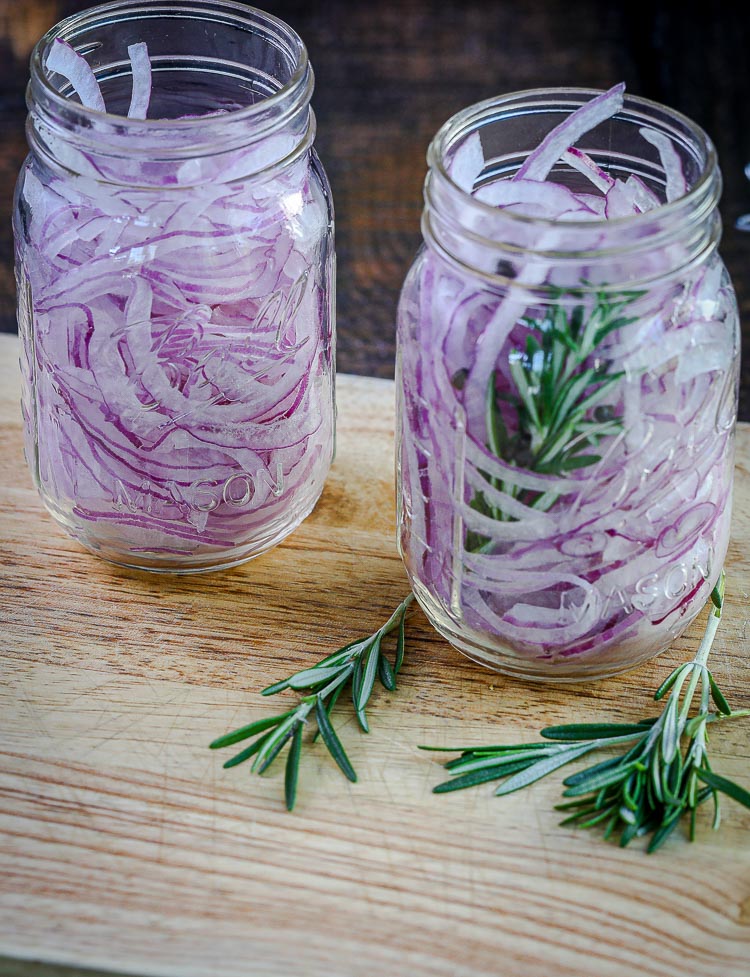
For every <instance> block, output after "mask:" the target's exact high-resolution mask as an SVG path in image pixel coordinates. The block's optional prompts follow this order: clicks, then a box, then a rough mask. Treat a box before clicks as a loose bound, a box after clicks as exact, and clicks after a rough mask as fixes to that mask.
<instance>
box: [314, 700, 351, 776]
mask: <svg viewBox="0 0 750 977" xmlns="http://www.w3.org/2000/svg"><path fill="white" fill-rule="evenodd" d="M315 717H316V719H317V721H318V730H319V732H320V735H321V737H322V738H323V742H324V743H325V745H326V747H327V748H328V752H329V753H330V754H331V756H332V757H333V759H334V760H335V761H336V763H337V764H338V766H339V769H340V770H341V772H342V773H343V774H344V776H345V777H347V778H348V779H349V780H351V782H352V783H356V781H357V774H356V773H355V772H354V767H353V766H352V765H351V763H350V762H349V757H348V756H347V755H346V751H345V750H344V747H343V746H342V745H341V740H340V739H339V738H338V736H337V735H336V732H335V730H334V728H333V726H332V725H331V721H330V719H329V718H328V712H327V711H326V709H325V707H324V706H323V701H322V699H320V698H318V700H317V702H316V704H315Z"/></svg>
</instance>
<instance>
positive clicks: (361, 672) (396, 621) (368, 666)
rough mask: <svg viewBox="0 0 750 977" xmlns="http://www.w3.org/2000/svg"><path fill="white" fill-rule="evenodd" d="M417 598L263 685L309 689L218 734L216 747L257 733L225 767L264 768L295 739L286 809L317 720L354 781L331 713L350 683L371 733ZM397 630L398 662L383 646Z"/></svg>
mask: <svg viewBox="0 0 750 977" xmlns="http://www.w3.org/2000/svg"><path fill="white" fill-rule="evenodd" d="M413 600H414V595H413V594H409V596H408V597H406V598H405V599H404V600H403V601H402V602H401V603H400V604H399V606H398V607H397V608H396V610H395V611H394V612H393V614H392V615H391V616H390V617H389V618H388V620H387V621H386V622H385V624H384V625H383V626H382V627H380V628H378V630H377V631H375V632H374V633H373V634H371V635H369V636H368V637H366V638H360V639H358V640H357V641H353V642H351V643H350V644H348V645H345V646H344V647H343V648H340V649H339V650H338V651H335V652H333V654H331V655H327V656H326V657H325V658H322V659H321V660H320V661H318V662H316V663H315V664H314V665H312V666H311V667H310V668H305V669H303V670H302V671H300V672H295V674H294V675H290V676H289V677H288V678H285V679H282V680H281V681H280V682H275V683H274V684H273V685H269V686H268V688H266V689H264V690H263V692H262V695H266V696H268V695H276V693H278V692H283V691H284V690H285V689H293V690H294V691H296V692H303V691H307V692H308V694H307V695H305V696H303V698H302V699H301V700H300V702H299V703H298V705H297V706H296V707H294V708H293V709H288V710H287V711H286V712H282V713H279V714H278V715H276V716H269V717H267V718H265V719H259V720H257V721H256V722H253V723H249V724H248V725H247V726H241V727H240V728H239V729H235V730H233V731H232V732H231V733H226V734H225V735H224V736H220V737H219V738H218V739H215V740H214V741H213V742H212V743H211V744H210V749H212V750H218V749H222V748H223V747H225V746H233V745H234V744H235V743H239V742H241V741H243V740H247V739H253V738H255V739H254V742H253V743H251V744H250V746H247V747H245V749H243V750H241V751H240V752H239V753H237V754H236V755H235V756H233V757H232V758H231V759H229V760H227V761H226V763H225V764H224V767H225V768H226V767H236V766H237V765H238V764H240V763H244V761H245V760H249V759H251V758H254V759H253V763H252V767H251V770H252V772H253V773H258V774H262V773H265V771H266V770H268V769H269V767H270V766H271V764H272V763H273V762H274V761H275V760H276V759H277V757H278V756H279V755H280V753H281V752H282V750H283V749H284V747H285V746H286V745H287V744H290V748H289V751H288V753H287V759H286V774H285V777H284V794H285V799H286V806H287V809H288V810H290V811H291V810H292V809H293V808H294V804H295V801H296V798H297V781H298V777H299V767H300V760H301V756H302V745H303V733H304V729H305V726H306V725H307V724H308V723H309V721H310V720H311V719H314V720H315V723H316V725H317V731H316V733H315V735H314V737H313V738H312V739H313V740H315V739H317V737H318V735H319V736H320V737H321V739H322V740H323V743H324V744H325V746H326V749H327V750H328V752H329V753H330V754H331V756H332V757H333V759H334V760H335V761H336V763H337V764H338V767H339V769H340V770H341V772H342V773H343V774H344V776H345V777H346V778H347V779H348V780H351V781H352V782H355V781H356V779H357V775H356V773H355V771H354V767H353V766H352V764H351V762H350V760H349V757H348V756H347V755H346V751H345V750H344V747H343V745H342V744H341V740H340V739H339V738H338V736H337V735H336V731H335V730H334V728H333V725H332V723H331V713H332V711H333V709H334V706H335V705H336V703H337V702H338V700H339V697H340V695H341V693H342V691H343V690H344V689H345V688H346V687H347V686H349V688H350V691H351V698H352V703H353V706H354V711H355V714H356V716H357V721H358V723H359V725H360V728H361V729H362V731H363V732H364V733H367V732H369V729H370V727H369V724H368V721H367V715H366V712H365V710H366V708H367V704H368V703H369V701H370V696H371V695H372V691H373V688H374V686H375V681H376V679H378V680H379V681H380V683H381V685H383V686H384V687H385V688H386V689H388V691H393V690H394V689H395V688H396V676H397V675H398V673H399V671H400V669H401V665H402V664H403V660H404V651H405V636H404V621H405V618H406V611H407V609H408V607H409V605H410V604H411V602H412V601H413ZM392 631H397V636H396V646H395V652H394V658H393V662H391V660H390V659H389V658H388V657H387V656H386V653H385V649H384V648H383V639H384V638H385V636H386V635H388V634H390V633H391V632H392Z"/></svg>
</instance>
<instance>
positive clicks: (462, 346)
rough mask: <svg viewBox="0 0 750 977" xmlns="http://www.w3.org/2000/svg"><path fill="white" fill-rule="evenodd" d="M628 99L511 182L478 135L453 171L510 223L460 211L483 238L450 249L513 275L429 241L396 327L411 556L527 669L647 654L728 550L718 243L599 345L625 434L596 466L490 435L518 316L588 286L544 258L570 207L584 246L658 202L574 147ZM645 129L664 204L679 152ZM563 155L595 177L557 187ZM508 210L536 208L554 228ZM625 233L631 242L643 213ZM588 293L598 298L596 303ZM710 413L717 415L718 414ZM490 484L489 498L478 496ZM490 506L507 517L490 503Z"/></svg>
mask: <svg viewBox="0 0 750 977" xmlns="http://www.w3.org/2000/svg"><path fill="white" fill-rule="evenodd" d="M622 96H623V86H622V85H618V86H615V87H614V88H613V89H611V90H610V91H609V92H607V93H605V94H603V95H601V96H599V97H598V98H596V99H594V100H593V101H592V102H590V103H588V104H587V105H584V106H582V107H581V109H579V110H578V111H577V112H575V113H573V114H572V115H571V116H569V117H568V118H567V119H566V120H565V121H564V122H562V123H561V124H560V125H558V126H557V127H556V128H555V129H554V130H553V131H552V132H551V133H550V134H549V136H548V137H547V138H546V139H545V140H543V142H542V143H541V144H540V146H539V147H538V148H537V149H536V150H534V151H533V152H531V153H530V154H529V157H528V158H527V160H526V162H525V163H524V164H523V165H522V166H521V167H520V169H519V170H518V172H517V174H516V176H515V177H514V178H513V179H512V180H504V179H500V180H496V181H494V182H490V183H485V184H484V185H482V186H481V187H479V188H478V189H474V188H475V186H476V183H477V180H478V179H479V178H480V176H481V173H482V170H483V169H484V158H483V155H482V154H481V142H480V140H479V136H478V134H476V133H475V134H474V135H472V136H471V137H470V139H469V140H467V141H466V143H465V144H464V145H465V146H466V148H465V149H464V148H463V147H462V148H461V149H459V150H458V151H457V152H456V153H454V155H453V157H452V160H451V162H450V163H449V172H450V174H451V176H452V178H453V180H454V182H456V183H458V185H459V186H460V187H461V188H462V189H463V190H464V191H466V192H467V193H471V194H473V196H474V198H475V199H476V200H479V201H481V202H483V203H485V204H488V205H490V206H493V207H495V208H496V209H497V215H498V216H499V215H502V214H503V213H507V214H508V221H507V223H503V222H501V221H500V220H499V219H497V218H495V215H491V214H490V215H487V214H486V215H484V216H483V217H481V216H480V217H477V214H476V208H472V209H471V210H470V211H469V209H468V208H467V215H466V224H467V226H470V230H471V231H472V233H473V234H474V235H479V236H481V237H484V238H485V239H486V241H487V242H491V244H489V243H487V244H480V243H476V242H474V241H473V240H472V239H471V235H467V242H466V243H464V242H463V241H462V240H461V238H460V236H459V235H456V247H458V248H459V249H460V248H463V247H465V249H466V250H465V251H461V250H460V251H459V257H460V258H461V260H462V261H463V263H464V265H469V266H471V265H472V264H473V263H474V264H475V266H476V267H478V268H480V269H481V270H482V271H486V273H489V274H490V275H499V276H502V279H503V280H505V281H508V280H512V281H513V283H514V284H512V285H503V286H502V288H501V287H499V286H498V285H496V284H495V283H493V285H492V286H490V285H487V286H486V287H485V286H484V285H483V284H482V283H481V281H479V280H478V279H477V278H474V277H472V276H471V275H470V274H468V273H464V272H462V271H460V270H458V268H457V267H453V266H450V265H449V264H448V263H447V262H446V261H445V260H444V259H443V258H441V257H440V256H439V255H438V253H437V252H436V251H433V250H432V249H430V248H429V247H428V248H427V249H426V251H425V252H424V253H423V255H422V257H421V258H420V259H419V260H418V262H417V263H416V265H415V267H414V269H413V270H412V272H411V273H410V277H409V278H408V279H407V282H406V284H405V286H404V292H403V296H402V301H401V307H400V313H399V314H400V319H401V323H400V327H399V328H400V330H402V331H404V332H405V333H406V334H408V336H409V341H408V342H402V343H401V344H400V352H401V357H402V366H401V370H402V374H403V377H404V390H403V397H402V398H401V412H402V415H401V418H400V424H401V428H402V439H401V444H402V446H401V455H400V464H401V485H402V494H403V505H404V511H406V512H407V513H408V514H409V517H408V519H409V521H408V524H407V526H406V533H407V535H406V536H405V538H404V541H403V542H404V550H405V553H406V560H407V566H408V569H409V572H410V575H411V576H412V578H413V579H415V581H418V582H419V584H421V587H422V589H423V590H426V591H427V592H428V593H429V594H431V595H432V596H433V597H434V598H435V599H436V600H437V601H439V603H440V604H442V607H443V611H444V612H445V613H446V614H449V615H454V619H455V622H456V624H455V626H456V628H458V629H459V631H460V630H461V629H464V632H465V633H473V634H475V635H479V636H481V635H482V633H484V634H486V635H489V636H490V637H491V638H492V639H493V640H494V641H496V642H498V643H499V644H504V646H505V647H506V648H508V649H511V650H512V653H513V654H515V655H516V656H517V658H518V659H519V662H521V663H524V662H525V663H528V662H529V661H533V660H538V661H543V662H551V663H553V664H554V663H563V664H564V663H565V662H567V661H569V659H570V658H571V657H576V656H578V657H581V658H582V659H591V660H592V661H593V660H594V659H595V660H596V667H597V668H601V667H608V665H607V663H611V666H612V668H613V670H615V669H616V668H617V667H618V662H620V661H622V660H626V659H627V657H628V656H632V659H633V660H636V659H641V658H643V657H645V656H646V655H647V654H649V653H654V652H655V651H657V650H659V649H661V648H663V647H664V645H665V643H666V642H667V641H668V640H669V638H670V637H671V636H672V635H674V634H675V633H676V632H677V630H678V629H681V628H682V626H683V625H684V624H685V622H686V621H689V620H690V619H691V618H692V617H693V616H694V615H695V614H696V613H697V612H698V610H699V609H700V607H701V606H702V604H703V602H704V601H705V599H706V597H707V595H708V590H709V587H710V583H711V579H712V578H715V576H716V572H717V570H718V566H719V565H720V564H721V561H722V560H723V558H724V554H725V552H726V549H727V542H728V525H729V520H728V513H729V507H730V503H731V471H732V459H731V450H730V442H731V409H730V410H727V398H728V397H729V400H730V402H731V391H732V389H733V387H732V383H731V381H732V376H733V374H732V370H733V364H732V348H731V343H730V342H728V338H727V337H728V335H729V333H730V332H731V329H732V328H733V323H734V319H733V311H732V309H733V306H732V301H731V287H730V286H729V284H728V281H727V278H726V274H725V272H724V270H723V266H722V264H721V262H720V260H719V259H718V258H717V257H715V256H714V257H713V258H711V259H710V261H709V262H708V263H707V264H706V265H704V266H702V267H701V268H699V269H697V270H694V271H692V272H690V274H689V276H688V277H687V278H686V279H685V280H683V281H679V282H674V281H669V280H668V279H667V280H665V282H664V283H663V284H658V285H654V286H652V287H650V288H649V289H647V290H644V291H643V293H642V294H639V295H638V296H633V297H631V299H630V305H629V307H628V309H627V312H626V313H624V314H625V315H627V316H628V317H634V319H635V321H634V322H633V323H631V324H630V325H628V326H627V328H622V329H618V330H615V331H614V332H613V333H611V334H610V335H609V336H608V337H607V338H606V339H605V340H604V341H603V343H602V346H601V349H600V350H599V351H598V356H599V357H601V359H602V360H605V361H606V360H607V359H611V360H612V361H613V362H614V363H616V364H617V369H618V371H621V373H622V378H621V380H620V381H619V383H618V384H617V385H616V387H615V388H614V389H612V390H611V392H610V394H609V396H610V397H611V398H612V400H613V401H614V402H615V407H616V410H617V412H618V414H619V416H621V418H622V429H621V431H620V432H619V433H618V434H617V435H611V436H609V437H607V439H606V440H605V441H603V442H602V444H601V445H600V446H599V450H600V453H601V461H600V462H598V463H597V464H596V465H595V466H594V467H593V468H592V469H588V468H584V469H580V470H578V471H573V472H570V473H568V474H566V476H565V477H558V476H553V475H547V474H542V473H540V472H536V471H533V470H529V469H525V468H523V467H522V466H521V465H520V464H516V463H515V462H514V463H513V464H511V463H509V462H506V461H504V460H503V459H502V458H499V457H497V455H496V454H495V452H493V451H491V450H490V449H489V447H488V432H487V429H486V416H485V415H486V403H487V391H488V385H489V384H490V382H491V380H492V379H493V378H494V382H495V385H496V388H497V389H498V390H499V391H501V394H502V393H505V394H508V393H509V391H512V390H513V389H514V387H513V385H512V381H511V376H510V368H509V363H508V349H509V347H514V348H516V349H523V348H525V342H526V337H527V335H528V327H527V325H526V323H525V320H526V317H528V319H531V320H539V318H540V317H543V315H544V312H545V306H544V305H543V304H542V303H541V302H540V303H539V304H535V300H534V294H535V293H534V289H535V287H536V286H539V285H551V286H554V287H555V288H564V287H565V286H568V287H571V286H572V287H575V286H580V283H581V281H582V280H588V279H589V274H588V273H587V269H585V268H584V267H583V266H582V265H578V266H576V267H572V268H571V267H569V266H566V264H565V262H564V261H559V262H556V261H554V260H552V259H550V260H547V259H546V258H544V257H543V256H542V255H543V253H544V252H546V251H549V252H551V253H552V255H553V256H554V253H555V251H556V250H560V251H563V252H564V251H566V250H575V244H574V242H575V241H577V240H578V238H575V237H573V236H570V235H573V234H580V233H581V231H580V227H578V228H573V229H569V228H568V221H570V220H573V221H577V222H580V221H582V220H593V221H594V222H595V223H594V224H593V225H592V228H591V233H590V235H589V237H588V238H587V239H586V240H588V241H589V242H590V243H589V248H590V250H591V251H592V253H594V254H595V252H596V250H597V247H599V248H602V249H605V250H606V248H607V247H608V245H610V242H612V241H613V238H612V236H611V232H610V231H609V229H608V227H607V221H608V220H611V219H618V220H619V221H620V222H621V223H620V224H619V225H618V234H627V221H628V219H629V218H635V217H637V216H638V215H640V214H643V213H646V212H649V211H653V210H656V209H657V208H658V207H659V206H661V205H662V204H663V203H664V200H663V199H660V198H659V196H658V195H657V194H656V193H655V192H654V190H653V189H651V188H650V187H649V186H647V185H646V183H644V181H643V180H642V179H641V178H639V177H638V176H635V175H630V176H628V177H627V179H620V178H619V177H615V176H612V175H611V174H610V173H608V172H607V171H606V170H605V169H603V168H602V166H600V165H599V163H598V162H596V161H595V160H594V159H592V157H591V156H590V155H589V154H588V153H586V152H584V151H582V150H581V149H579V148H578V147H576V146H575V145H573V143H574V142H575V141H576V140H578V139H580V138H581V137H582V136H583V135H584V134H585V133H586V132H587V131H588V130H589V129H590V128H592V127H593V126H595V125H598V124H600V123H601V122H603V121H605V120H606V119H607V118H609V117H611V116H612V115H613V114H614V113H616V112H617V111H618V110H619V109H620V108H621V106H622V104H623V97H622ZM646 133H648V135H647V134H646ZM643 135H644V136H645V137H646V139H647V141H648V142H650V143H652V144H653V145H654V146H656V148H657V150H658V151H659V155H660V159H661V161H662V166H663V168H664V171H665V177H666V198H667V200H673V199H676V197H677V196H680V195H682V194H684V193H685V192H686V189H687V184H686V180H685V177H684V174H683V171H682V166H681V164H680V159H679V156H678V154H677V151H676V149H675V147H674V145H673V144H672V143H671V141H670V140H669V139H668V137H666V136H662V134H660V133H656V132H654V131H653V130H646V131H644V132H643ZM462 150H463V151H462ZM558 164H562V166H568V167H570V168H571V169H572V170H575V172H576V173H579V174H582V175H583V176H585V178H586V180H587V181H588V186H590V189H588V190H587V192H583V191H574V190H572V189H570V186H564V185H563V184H562V182H560V183H558V182H553V181H552V180H550V179H549V178H548V176H549V173H550V171H551V170H552V168H553V167H556V166H557V165H558ZM556 172H557V170H556ZM579 182H580V181H579ZM513 215H521V216H522V217H524V218H529V217H542V218H544V219H545V225H544V226H539V225H535V224H534V223H533V221H527V220H523V221H517V220H513V219H512V218H513ZM493 218H495V219H494V222H493ZM552 222H554V223H552ZM586 233H587V234H589V232H588V230H587V231H586ZM632 233H633V235H634V238H633V239H634V240H637V239H638V238H637V235H638V234H639V233H642V231H640V230H639V225H636V224H635V223H634V224H633V232H632ZM504 235H507V237H506V236H504ZM508 241H510V245H508V243H507V242H508ZM597 241H598V242H599V244H596V242H597ZM500 242H505V243H504V244H503V248H504V249H505V252H502V251H500V252H499V253H500V254H503V253H507V254H508V259H507V260H505V261H504V262H501V263H500V265H499V266H494V265H493V266H491V267H487V268H486V269H485V266H484V265H482V264H480V262H479V260H478V256H479V255H480V253H482V255H483V256H482V260H486V258H485V257H484V252H486V253H488V254H490V255H491V253H492V247H493V246H498V245H499V244H500ZM591 242H593V243H591ZM670 247H671V248H672V249H676V250H673V251H670V252H669V253H666V252H663V251H659V252H658V253H657V252H651V253H646V254H644V255H643V257H642V258H638V259H631V260H632V262H633V263H632V265H631V266H630V267H629V268H628V274H627V275H625V276H624V280H628V277H629V276H632V278H633V280H635V281H638V280H639V279H646V280H650V279H654V278H658V276H659V274H661V273H662V272H664V271H666V270H667V269H668V268H669V267H671V266H670V262H672V263H674V262H679V260H680V258H681V254H680V250H679V249H680V244H679V243H677V244H675V245H670ZM472 248H473V249H474V250H472ZM482 248H484V252H482ZM514 248H515V251H514ZM526 249H529V250H528V252H527V250H526ZM475 258H476V259H477V260H475ZM639 262H640V263H639ZM572 264H575V263H572ZM569 265H570V263H569ZM597 274H601V272H600V271H597ZM600 280H601V279H598V281H600ZM603 284H605V285H606V284H609V282H606V281H604V282H603ZM578 301H579V302H580V303H581V304H583V305H584V306H585V307H587V308H589V309H590V308H591V304H592V302H593V301H594V298H593V296H591V295H586V296H583V297H581V298H580V299H578ZM735 325H736V323H735ZM597 362H599V360H597ZM727 391H729V394H728V393H727ZM719 417H720V418H726V420H722V422H721V423H717V418H719ZM592 422H593V417H592ZM505 423H506V427H507V430H508V435H509V436H510V437H512V436H513V434H514V431H515V425H517V417H516V416H515V415H514V414H513V409H512V408H510V407H509V408H508V413H507V414H506V415H505ZM644 473H648V477H644ZM480 494H481V496H482V498H483V502H484V507H482V506H478V505H477V504H476V503H477V498H478V496H479V495H480ZM540 494H541V497H542V499H545V498H546V499H547V500H548V501H547V503H546V504H542V505H537V506H535V505H532V504H530V501H529V496H531V497H532V498H533V497H537V498H538V497H539V495H540ZM556 500H559V504H557V501H556ZM493 508H494V509H495V510H496V512H499V513H502V515H503V517H504V518H496V517H495V515H489V514H487V512H488V510H490V509H493ZM467 533H469V534H474V536H475V538H477V537H478V538H479V539H484V540H485V541H486V545H485V548H484V550H485V551H484V552H481V551H476V550H473V549H472V548H471V547H469V548H467ZM683 573H684V574H685V576H686V579H685V580H682V577H681V576H680V575H681V574H683ZM479 644H480V645H481V640H480V641H479Z"/></svg>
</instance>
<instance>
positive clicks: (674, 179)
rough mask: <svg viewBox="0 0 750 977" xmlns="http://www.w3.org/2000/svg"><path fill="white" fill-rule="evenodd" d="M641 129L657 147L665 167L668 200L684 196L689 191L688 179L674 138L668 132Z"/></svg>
mask: <svg viewBox="0 0 750 977" xmlns="http://www.w3.org/2000/svg"><path fill="white" fill-rule="evenodd" d="M639 131H640V133H641V135H642V136H643V138H644V139H645V140H646V141H647V142H650V143H651V145H652V146H655V147H656V149H657V152H658V153H659V159H660V160H661V165H662V166H663V168H664V176H665V178H666V194H667V200H668V201H672V200H677V199H679V198H680V197H684V196H685V194H686V193H687V181H686V180H685V174H684V173H683V172H682V163H681V162H680V157H679V155H678V153H677V150H676V149H675V148H674V143H673V142H672V140H671V139H670V138H669V136H668V135H666V133H663V132H659V131H658V130H656V129H646V128H643V129H641V130H639Z"/></svg>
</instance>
